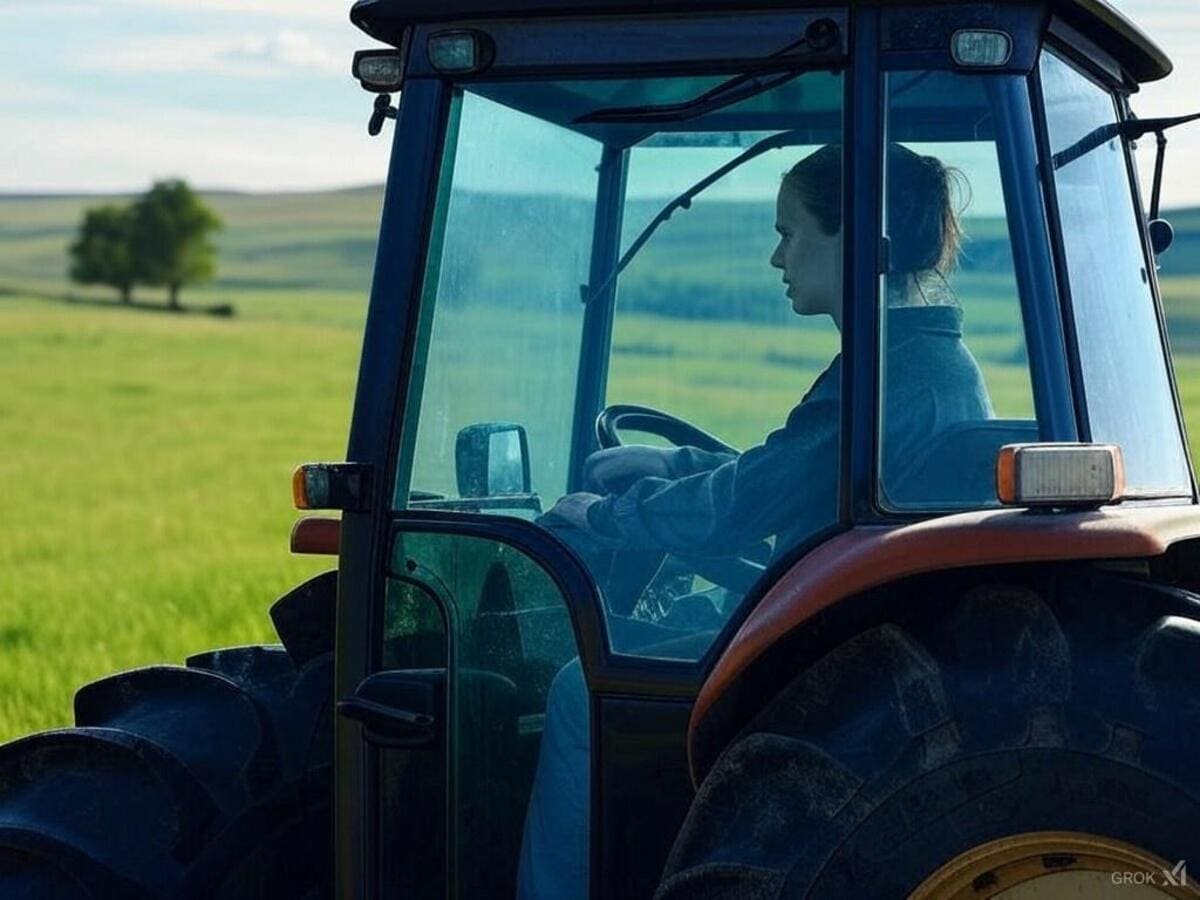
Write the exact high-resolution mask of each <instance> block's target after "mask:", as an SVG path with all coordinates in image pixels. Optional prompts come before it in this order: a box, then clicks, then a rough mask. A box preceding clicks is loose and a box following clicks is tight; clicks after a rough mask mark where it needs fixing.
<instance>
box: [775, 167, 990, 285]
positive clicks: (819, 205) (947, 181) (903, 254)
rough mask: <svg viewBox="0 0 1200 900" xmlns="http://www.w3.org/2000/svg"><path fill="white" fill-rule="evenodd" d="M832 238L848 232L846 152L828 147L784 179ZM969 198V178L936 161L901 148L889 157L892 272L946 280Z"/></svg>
mask: <svg viewBox="0 0 1200 900" xmlns="http://www.w3.org/2000/svg"><path fill="white" fill-rule="evenodd" d="M783 184H784V187H785V188H786V189H788V190H793V191H795V192H796V194H797V195H798V196H799V198H800V200H801V202H802V203H803V204H804V205H805V207H806V208H807V209H808V211H809V212H810V213H811V214H812V215H813V217H814V218H815V219H816V220H817V224H818V225H819V226H820V228H821V230H822V231H823V232H825V233H826V234H836V233H837V232H838V231H840V230H841V227H842V148H841V146H840V145H838V144H829V145H827V146H825V147H822V148H821V149H820V150H818V151H817V152H815V153H813V154H812V155H811V156H807V157H805V158H804V159H802V160H800V162H798V163H796V165H794V166H793V167H792V168H791V170H790V171H789V172H788V173H787V174H786V175H784V176H783ZM960 193H961V194H962V195H963V196H964V197H965V196H967V194H968V187H967V185H966V179H965V178H964V177H963V174H962V173H961V172H959V171H958V170H957V169H952V168H948V167H947V166H945V165H943V164H942V162H941V161H940V160H938V159H935V158H934V157H932V156H920V155H919V154H916V153H913V151H911V150H909V149H908V148H907V147H902V146H901V145H900V144H889V145H888V154H887V221H888V236H889V238H890V241H891V258H890V260H889V273H890V274H891V275H893V276H903V277H906V278H907V277H908V276H912V277H913V278H914V279H918V280H919V279H920V277H921V276H922V275H925V274H926V273H932V274H936V275H939V276H943V277H944V276H945V275H946V274H948V273H949V272H951V271H952V270H953V269H954V267H955V266H956V265H957V264H958V256H959V252H960V251H961V249H962V240H963V231H962V226H961V224H960V223H959V212H960V211H961V209H963V208H964V207H965V205H966V204H965V202H964V203H961V204H960V203H957V202H956V200H957V196H956V195H959V194H960Z"/></svg>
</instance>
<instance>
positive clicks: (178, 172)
mask: <svg viewBox="0 0 1200 900" xmlns="http://www.w3.org/2000/svg"><path fill="white" fill-rule="evenodd" d="M430 2H437V0H430ZM1116 5H1117V6H1119V7H1120V8H1121V9H1122V10H1123V11H1124V12H1125V13H1126V14H1127V15H1129V16H1130V17H1131V18H1133V19H1134V20H1135V21H1137V22H1138V23H1139V24H1141V25H1142V26H1143V27H1145V28H1146V29H1147V30H1148V31H1149V32H1150V33H1151V34H1152V35H1153V36H1154V37H1155V39H1156V40H1157V41H1158V42H1159V43H1160V44H1161V45H1162V47H1163V48H1164V49H1165V50H1166V51H1167V52H1168V53H1169V54H1170V55H1171V56H1172V58H1173V59H1174V60H1175V64H1176V74H1175V75H1174V76H1173V77H1172V78H1171V79H1168V80H1167V81H1165V82H1162V83H1158V84H1152V85H1148V86H1147V87H1145V88H1144V90H1143V93H1142V94H1141V95H1140V96H1139V97H1138V98H1136V100H1135V110H1136V111H1137V112H1138V114H1139V115H1141V116H1158V115H1173V114H1180V113H1185V112H1195V111H1200V93H1197V91H1196V90H1195V85H1196V84H1197V83H1200V3H1197V2H1196V0H1116ZM349 7H350V3H349V2H348V0H0V36H2V40H0V47H2V48H3V51H4V52H3V53H2V54H0V192H21V193H41V192H55V193H57V192H75V191H84V192H97V193H100V192H113V191H133V190H142V189H144V188H145V187H147V186H148V185H149V184H150V183H151V182H152V181H153V180H155V179H157V178H164V177H184V178H187V179H188V180H189V181H191V182H192V183H193V184H194V185H196V186H198V187H201V188H205V189H220V188H232V189H240V190H252V191H271V190H281V189H286V190H301V189H321V188H330V187H340V186H346V185H360V184H367V183H371V182H378V181H381V180H383V178H384V177H385V174H386V166H387V156H388V149H389V148H388V136H389V135H390V127H389V128H388V129H387V130H385V132H384V134H383V135H381V136H380V137H378V138H371V137H369V136H368V135H367V131H366V123H367V119H368V118H369V116H370V112H371V103H372V100H373V98H372V96H371V95H369V94H367V93H366V92H364V91H362V90H361V88H359V87H358V85H357V84H356V83H355V82H354V81H353V79H351V77H350V74H349V67H350V60H351V57H352V55H353V52H354V51H355V50H356V49H361V48H366V47H371V46H378V45H377V44H376V43H375V42H374V41H372V40H371V39H370V38H368V37H367V36H366V35H364V34H362V33H361V32H359V31H358V30H357V29H356V28H354V27H353V26H352V25H351V24H350V23H349V19H348V11H349ZM1142 155H1143V156H1145V157H1150V156H1152V153H1149V152H1147V153H1143V154H1142ZM1197 173H1200V124H1198V125H1196V126H1193V128H1192V129H1191V130H1190V131H1186V130H1185V129H1180V130H1179V131H1177V132H1175V133H1174V134H1173V135H1172V150H1171V154H1170V156H1169V162H1168V171H1167V189H1166V197H1167V198H1168V205H1171V206H1179V205H1200V174H1197Z"/></svg>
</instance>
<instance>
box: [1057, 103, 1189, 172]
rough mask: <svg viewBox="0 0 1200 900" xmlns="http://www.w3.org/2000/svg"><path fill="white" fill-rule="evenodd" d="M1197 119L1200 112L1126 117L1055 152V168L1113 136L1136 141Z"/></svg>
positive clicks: (1101, 127) (1080, 155) (1101, 145)
mask: <svg viewBox="0 0 1200 900" xmlns="http://www.w3.org/2000/svg"><path fill="white" fill-rule="evenodd" d="M1197 119H1200V113H1195V114H1194V115H1190V116H1173V117H1171V118H1167V119H1125V120H1124V121H1121V122H1114V123H1112V124H1109V125H1101V126H1100V127H1099V128H1097V129H1096V130H1095V131H1092V132H1090V133H1089V134H1085V135H1084V136H1083V137H1081V138H1080V139H1079V140H1078V141H1076V142H1075V143H1074V144H1072V145H1071V146H1070V147H1067V148H1066V149H1065V150H1060V151H1059V152H1058V153H1055V154H1054V168H1055V169H1056V170H1057V169H1061V168H1062V167H1063V166H1066V165H1069V164H1070V163H1073V162H1075V160H1077V159H1080V158H1081V157H1084V156H1087V155H1088V154H1089V153H1091V152H1092V151H1093V150H1095V149H1096V148H1097V147H1103V146H1104V145H1105V144H1107V143H1108V142H1109V141H1111V140H1112V139H1113V138H1117V137H1123V138H1125V139H1127V140H1130V141H1136V140H1137V139H1138V138H1143V137H1145V136H1146V135H1148V134H1162V133H1163V132H1164V131H1167V130H1168V129H1170V128H1174V127H1175V126H1176V125H1186V124H1187V123H1188V122H1195V121H1196V120H1197Z"/></svg>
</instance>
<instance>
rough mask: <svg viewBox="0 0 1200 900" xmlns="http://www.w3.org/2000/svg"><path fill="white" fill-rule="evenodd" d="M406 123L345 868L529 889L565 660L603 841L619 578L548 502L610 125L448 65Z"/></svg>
mask: <svg viewBox="0 0 1200 900" xmlns="http://www.w3.org/2000/svg"><path fill="white" fill-rule="evenodd" d="M397 134H398V135H405V136H406V139H405V140H397V143H396V145H395V148H394V151H393V163H392V169H391V175H390V179H389V189H388V194H387V197H386V199H385V210H384V219H383V224H382V228H381V236H380V247H381V248H382V249H381V252H380V254H379V259H378V262H377V267H376V276H375V284H374V288H373V296H372V305H371V313H370V316H369V320H368V326H367V334H366V339H365V347H364V365H363V368H362V371H361V374H360V385H359V389H358V394H357V407H356V410H355V415H354V425H353V428H352V432H351V441H350V449H349V455H348V458H349V459H350V460H352V461H354V462H356V463H360V464H363V465H364V466H366V467H368V469H369V471H370V473H371V485H372V490H371V497H370V502H369V504H364V507H366V508H367V509H368V510H369V511H362V512H354V511H349V512H347V513H346V514H345V515H344V517H343V521H342V543H341V572H342V575H341V580H340V584H339V609H338V629H337V651H338V665H337V673H336V680H337V684H336V691H337V693H336V697H337V719H336V722H337V724H336V735H337V759H336V783H335V805H336V815H335V820H336V821H335V825H336V833H335V844H336V851H337V890H338V896H339V897H355V898H358V897H363V898H366V897H370V898H393V897H395V898H399V897H404V898H412V897H419V898H424V897H428V898H434V897H436V898H443V897H447V898H452V897H512V896H514V895H515V894H517V892H518V888H517V885H518V880H519V879H520V878H522V877H526V878H528V877H531V876H529V875H528V874H527V873H528V866H527V865H526V867H525V872H524V873H523V871H522V861H521V860H522V846H523V843H524V834H525V820H526V810H527V808H528V806H529V801H530V796H531V792H532V790H533V783H534V777H535V773H536V770H537V766H538V761H539V756H540V753H541V746H542V744H543V740H542V739H543V734H544V731H545V729H546V717H547V710H546V706H547V702H548V699H549V697H550V696H551V689H552V686H553V685H554V683H555V680H556V679H557V678H559V677H560V674H561V673H564V672H565V673H566V674H565V675H563V676H562V677H563V678H569V679H570V681H571V689H570V690H569V691H568V692H566V694H565V695H564V696H565V700H564V701H563V703H564V704H565V706H566V707H568V708H567V713H568V715H567V718H568V719H569V720H570V721H571V722H573V723H575V724H576V725H578V724H580V723H582V735H583V736H582V740H583V741H584V745H583V746H582V748H581V750H582V753H579V754H576V756H577V761H576V764H577V765H578V766H579V767H580V768H579V777H578V778H577V779H576V783H575V784H574V786H573V790H574V791H575V793H576V795H577V797H578V798H581V799H582V801H583V805H582V810H583V813H584V816H585V818H584V820H583V823H582V827H580V828H578V829H577V838H576V840H577V842H581V845H580V848H579V850H578V852H577V853H575V854H574V856H575V858H577V859H579V860H581V861H583V862H584V863H586V859H587V853H588V849H587V840H588V834H587V823H586V815H587V809H588V803H587V798H588V793H589V784H590V775H589V769H588V753H587V749H588V748H587V745H586V742H587V740H588V738H587V735H588V734H589V732H590V717H591V710H590V703H589V699H588V692H587V689H586V686H585V679H586V678H588V677H590V676H589V675H587V674H586V673H588V672H590V670H591V660H592V659H593V658H594V657H595V654H596V653H597V652H598V648H599V647H600V646H601V642H602V638H601V629H602V626H601V624H600V622H599V610H600V608H601V607H600V600H599V598H598V597H597V594H596V589H595V587H594V585H593V582H592V580H591V579H590V577H589V576H588V575H587V574H586V572H585V571H584V569H583V568H582V566H581V564H580V563H579V562H578V561H577V559H576V558H575V557H574V555H573V554H572V553H571V551H569V550H567V549H566V548H565V547H564V546H563V545H562V544H560V543H559V542H558V541H556V540H555V539H554V538H553V537H551V536H550V535H549V534H547V533H546V532H545V531H543V530H542V529H540V528H539V527H538V526H536V525H534V524H533V523H532V519H534V518H535V517H536V516H537V515H538V514H539V513H540V512H542V511H543V501H542V498H543V497H549V498H551V501H550V502H551V503H552V502H553V499H555V498H557V497H558V496H560V495H561V494H563V493H565V492H566V490H567V487H568V480H569V476H568V469H569V466H570V459H571V453H572V448H573V446H574V445H576V444H577V443H578V441H577V440H576V435H575V430H576V429H575V428H574V422H575V416H574V413H575V406H576V397H577V391H576V381H577V377H578V374H579V373H578V368H579V363H580V354H581V344H582V333H583V329H584V314H585V309H584V306H583V304H582V303H581V302H580V299H579V285H580V284H582V283H584V282H586V281H587V278H588V269H589V266H590V261H591V256H592V241H593V226H594V220H595V205H596V199H595V198H596V191H597V178H598V176H597V172H596V166H597V164H598V163H599V161H600V160H601V157H602V155H603V148H602V145H601V144H600V143H599V142H597V141H595V140H592V139H590V138H586V137H584V136H582V135H577V134H574V133H572V132H570V131H569V130H567V129H564V128H561V127H559V126H556V125H553V124H551V123H547V122H544V121H542V120H540V119H538V118H537V117H535V116H531V115H528V114H524V113H518V112H517V111H515V110H511V109H508V108H506V107H504V106H502V105H501V104H499V103H496V102H494V101H491V100H489V99H488V98H487V97H485V96H483V95H482V94H480V93H478V92H474V91H472V90H470V89H464V88H460V87H457V86H454V85H451V84H449V83H447V82H444V81H442V80H440V79H433V78H430V79H421V78H415V79H412V80H410V82H409V83H408V84H407V85H406V87H405V91H404V95H403V98H402V101H401V105H400V110H399V123H398V128H397ZM538 146H541V147H545V148H550V149H548V150H547V153H546V154H543V155H541V156H539V155H537V154H532V153H531V152H530V148H531V147H538ZM588 425H589V427H590V422H589V423H588ZM589 648H591V649H589ZM576 732H577V733H576V738H578V729H576ZM577 821H578V820H577ZM584 889H585V890H586V886H585V888H584Z"/></svg>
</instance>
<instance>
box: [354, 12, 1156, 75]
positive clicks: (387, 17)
mask: <svg viewBox="0 0 1200 900" xmlns="http://www.w3.org/2000/svg"><path fill="white" fill-rule="evenodd" d="M931 2H932V3H936V4H941V3H951V2H955V0H871V5H873V6H884V7H887V6H916V5H920V6H928V5H931ZM959 2H961V0H959ZM862 3H863V0H842V2H840V3H839V2H836V0H833V2H831V0H823V2H822V0H755V2H753V3H745V2H742V3H739V2H738V0H438V2H436V3H431V2H430V0H356V2H355V4H354V6H353V7H352V8H351V10H350V20H351V21H352V22H353V23H354V24H355V25H357V26H358V27H359V28H361V29H362V30H363V31H365V32H366V33H367V34H369V35H370V36H371V37H373V38H376V39H377V40H380V41H383V42H385V43H388V44H393V45H396V46H398V45H399V43H400V40H401V37H402V35H403V33H404V30H405V29H406V28H407V27H409V26H410V25H422V24H437V23H443V22H456V21H467V20H479V19H513V18H547V17H565V16H597V15H637V14H643V15H645V14H655V13H672V12H704V11H729V10H736V9H739V8H741V9H755V10H762V9H804V8H810V7H816V8H821V7H839V6H840V7H846V6H856V5H860V4H862ZM1000 3H1004V4H1005V5H1007V4H1009V3H1011V4H1012V5H1020V6H1029V5H1031V4H1030V2H1029V0H1000ZM1035 5H1037V4H1036V3H1035ZM1040 5H1043V6H1045V7H1046V8H1047V9H1049V10H1050V11H1051V12H1052V13H1054V14H1056V15H1058V16H1059V17H1061V18H1062V19H1063V20H1064V21H1065V22H1067V23H1068V24H1069V25H1071V26H1072V27H1074V28H1075V29H1077V30H1078V31H1079V32H1081V33H1082V34H1083V35H1085V36H1086V37H1088V38H1089V39H1090V40H1092V41H1094V42H1095V43H1096V44H1097V45H1098V46H1099V47H1101V48H1102V49H1103V50H1105V51H1107V52H1108V53H1110V54H1111V55H1112V56H1113V57H1114V58H1115V59H1116V60H1117V62H1118V63H1120V64H1121V66H1122V67H1123V68H1124V69H1125V70H1126V72H1127V73H1128V75H1129V76H1130V77H1131V78H1132V79H1133V80H1134V81H1137V82H1147V81H1155V80H1157V79H1159V78H1165V77H1166V76H1167V75H1169V74H1170V73H1171V69H1172V65H1171V60H1170V59H1169V58H1168V57H1167V55H1166V53H1164V52H1163V51H1162V49H1161V48H1159V46H1158V45H1157V44H1155V43H1154V41H1153V40H1151V39H1150V38H1149V37H1148V36H1147V35H1146V33H1145V32H1143V31H1142V30H1141V29H1140V28H1138V26H1136V25H1135V24H1134V23H1133V22H1132V21H1130V20H1129V19H1128V18H1126V17H1125V16H1124V15H1123V14H1122V13H1121V12H1119V11H1118V10H1116V9H1115V8H1114V7H1113V6H1111V5H1110V4H1109V3H1108V0H1040Z"/></svg>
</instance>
